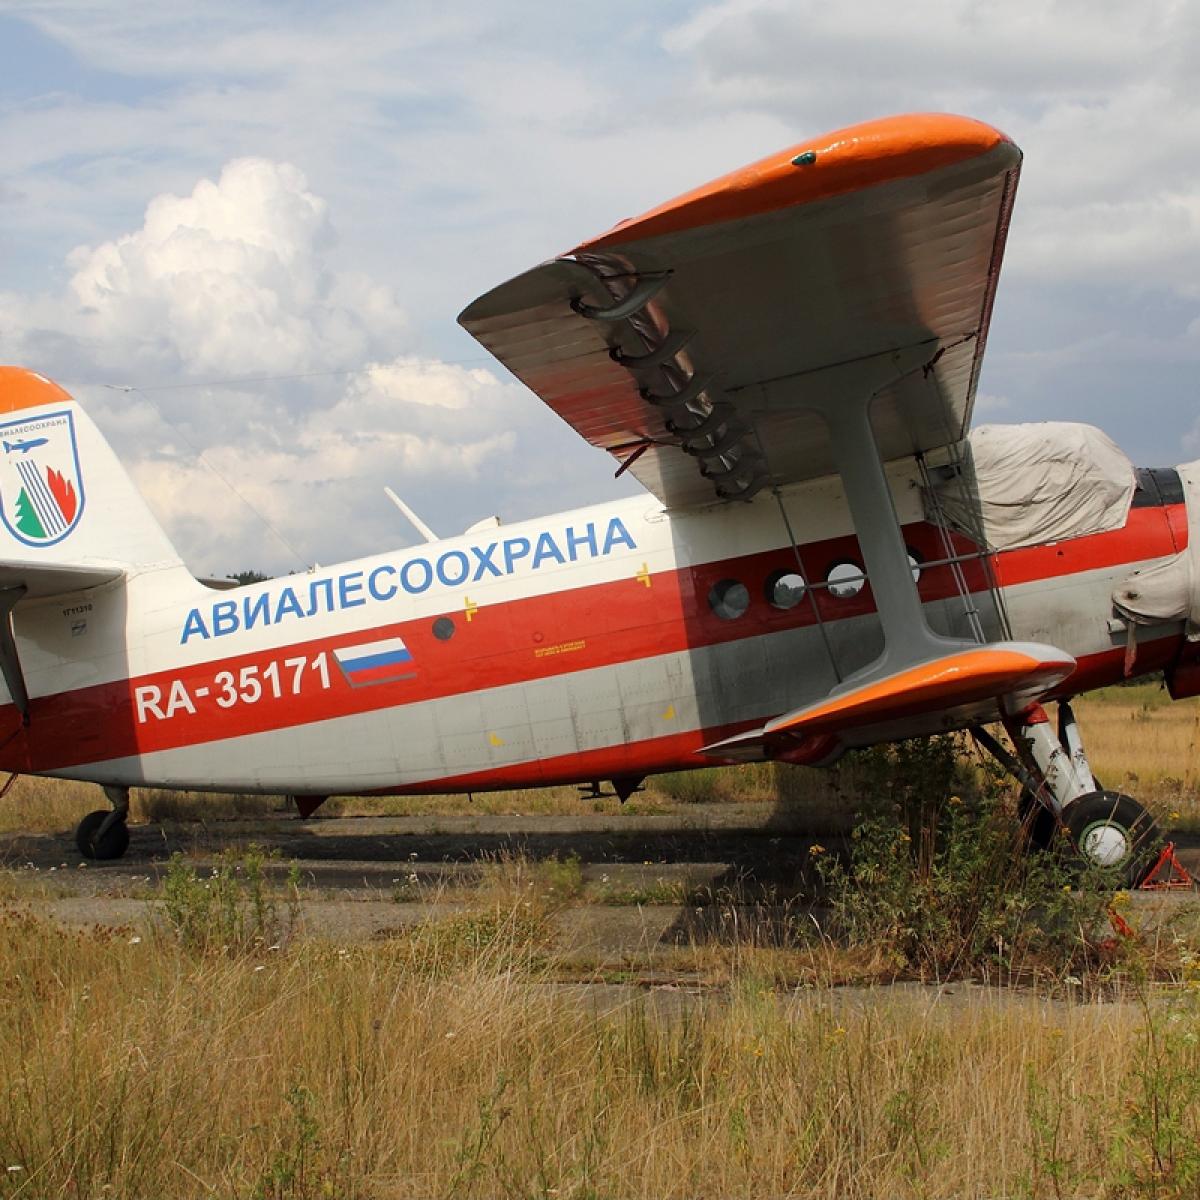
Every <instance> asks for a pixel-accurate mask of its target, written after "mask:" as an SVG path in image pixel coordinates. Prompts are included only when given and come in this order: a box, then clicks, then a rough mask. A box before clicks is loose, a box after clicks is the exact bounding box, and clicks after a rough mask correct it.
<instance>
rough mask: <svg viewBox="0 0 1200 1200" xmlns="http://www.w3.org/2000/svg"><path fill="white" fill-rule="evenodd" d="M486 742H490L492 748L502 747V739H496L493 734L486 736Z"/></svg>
mask: <svg viewBox="0 0 1200 1200" xmlns="http://www.w3.org/2000/svg"><path fill="white" fill-rule="evenodd" d="M488 741H489V742H491V743H492V745H493V746H503V745H504V739H503V738H501V737H498V736H497V735H496V734H494V733H489V734H488Z"/></svg>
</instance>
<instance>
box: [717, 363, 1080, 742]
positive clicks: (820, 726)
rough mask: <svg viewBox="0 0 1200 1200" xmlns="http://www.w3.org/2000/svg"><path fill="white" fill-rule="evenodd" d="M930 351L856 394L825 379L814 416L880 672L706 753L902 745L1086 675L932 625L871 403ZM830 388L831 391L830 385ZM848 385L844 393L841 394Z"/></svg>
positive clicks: (872, 371)
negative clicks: (900, 740) (845, 511)
mask: <svg viewBox="0 0 1200 1200" xmlns="http://www.w3.org/2000/svg"><path fill="white" fill-rule="evenodd" d="M929 354H930V350H929V347H927V346H926V347H922V346H913V347H909V348H908V349H907V350H906V351H896V352H894V353H890V354H887V355H879V356H875V357H874V358H872V359H864V360H862V361H860V362H859V363H856V364H854V369H855V371H856V374H857V378H856V379H855V380H854V381H853V382H854V383H855V384H857V386H850V387H847V386H845V385H846V384H847V382H848V380H847V379H846V377H845V375H843V376H842V378H841V380H838V381H835V380H834V379H832V378H831V379H829V380H828V381H827V382H826V381H824V380H814V381H813V384H814V386H813V387H812V388H811V390H810V391H809V392H808V393H807V394H806V395H805V396H804V400H803V407H806V408H810V409H812V410H813V411H815V412H817V413H818V414H820V416H821V417H822V418H823V419H824V421H825V424H826V427H827V429H828V432H829V441H830V448H831V450H832V452H833V458H834V463H835V465H836V467H837V471H838V475H839V476H840V478H841V483H842V487H843V489H844V491H845V495H846V502H847V505H848V506H849V509H850V517H851V520H852V521H853V524H854V531H855V534H856V536H857V538H858V545H859V549H860V551H861V552H862V557H863V562H864V564H865V568H866V576H867V580H868V582H869V583H870V585H871V591H872V594H873V596H874V599H875V609H876V612H877V614H878V617H879V623H880V626H881V629H882V632H883V649H882V651H881V652H880V654H879V655H878V657H876V658H875V659H874V660H873V661H872V662H870V663H868V664H867V665H866V666H865V667H862V668H860V669H859V670H858V671H855V672H854V673H853V674H852V675H849V676H847V677H846V678H844V679H842V680H840V682H839V683H837V684H836V685H835V686H834V687H833V689H832V690H831V691H830V692H829V693H828V695H826V696H825V697H824V698H823V699H821V700H818V701H816V702H815V703H812V704H808V705H806V706H804V707H802V708H799V709H795V710H793V711H792V712H788V713H784V714H782V715H780V716H777V717H775V718H773V719H772V720H770V721H768V722H767V723H766V724H765V725H763V726H762V727H761V728H759V729H754V730H749V731H747V732H745V733H742V734H738V735H736V736H735V737H732V738H727V739H725V740H724V741H721V742H716V743H713V744H712V745H710V746H706V747H705V748H704V753H709V754H715V755H718V756H719V755H721V754H730V753H737V752H739V751H741V750H751V749H753V748H755V747H760V748H761V749H762V750H763V751H765V752H766V753H767V755H768V756H770V757H786V755H787V754H788V753H790V752H792V749H793V747H794V746H795V745H796V744H797V742H796V739H799V744H800V745H801V746H803V745H804V744H805V742H806V741H812V739H814V738H820V737H827V736H830V735H832V736H835V737H836V736H837V735H839V734H841V733H844V732H853V733H854V734H855V735H861V734H866V735H867V736H868V738H871V739H873V740H892V738H894V737H896V736H914V735H915V734H918V733H922V732H935V731H936V730H938V729H943V728H954V727H956V726H959V725H962V724H974V723H979V722H981V721H985V720H994V719H995V718H996V717H997V716H1000V715H1001V714H1003V713H1006V712H1008V711H1021V710H1022V709H1024V708H1026V707H1027V706H1028V705H1029V704H1030V703H1032V702H1033V701H1035V700H1036V699H1037V698H1038V697H1039V696H1041V695H1043V694H1045V693H1046V692H1047V691H1048V690H1050V689H1051V688H1052V687H1054V686H1055V685H1056V684H1057V683H1059V682H1061V681H1062V680H1063V679H1064V678H1066V677H1067V676H1068V675H1069V674H1071V672H1072V671H1073V670H1074V669H1075V666H1076V663H1075V660H1074V659H1073V658H1072V657H1071V656H1070V655H1069V654H1066V653H1065V652H1064V651H1062V650H1059V649H1058V648H1057V647H1054V646H1046V645H1040V644H1037V643H1025V642H1010V641H1004V642H995V643H991V644H988V645H980V644H979V643H978V642H976V641H974V640H966V639H963V638H949V637H944V636H942V635H941V634H938V633H935V632H934V631H933V630H932V629H931V628H930V626H929V623H928V621H927V620H926V618H925V611H924V608H923V606H922V603H921V597H920V593H919V592H918V591H917V585H916V581H915V580H914V579H913V576H912V569H911V566H910V564H909V561H908V550H907V547H906V546H905V544H904V535H903V532H902V530H901V527H900V521H899V518H898V517H897V515H896V508H895V504H894V503H893V500H892V493H891V488H890V487H889V485H888V479H887V474H886V472H885V470H884V466H883V461H882V459H881V458H880V455H879V449H878V446H877V444H876V441H875V433H874V429H873V428H872V425H871V404H872V401H873V400H874V398H875V396H876V395H877V394H878V392H879V391H880V390H881V389H882V388H884V387H886V386H887V385H888V384H889V383H892V382H894V381H895V380H896V379H897V378H898V377H899V376H901V375H904V374H907V373H908V372H909V371H912V370H915V369H919V368H920V367H921V366H923V365H924V364H925V363H927V362H928V361H929ZM823 383H824V384H825V386H821V385H822V384H823ZM839 383H840V384H841V386H838V384H839Z"/></svg>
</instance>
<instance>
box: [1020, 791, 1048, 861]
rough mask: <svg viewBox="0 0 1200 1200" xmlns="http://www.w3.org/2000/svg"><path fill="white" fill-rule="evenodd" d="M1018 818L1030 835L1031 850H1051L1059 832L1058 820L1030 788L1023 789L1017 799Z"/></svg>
mask: <svg viewBox="0 0 1200 1200" xmlns="http://www.w3.org/2000/svg"><path fill="white" fill-rule="evenodd" d="M1017 817H1018V819H1019V820H1020V822H1021V826H1022V828H1023V829H1024V830H1025V831H1026V833H1027V834H1028V835H1029V848H1030V849H1031V850H1049V849H1050V843H1051V842H1053V841H1054V835H1055V834H1056V833H1057V832H1058V820H1057V818H1056V817H1055V815H1054V814H1053V813H1052V812H1051V811H1050V810H1049V809H1048V808H1047V807H1046V806H1045V805H1044V804H1043V803H1042V802H1041V801H1040V800H1039V799H1037V797H1035V796H1034V794H1033V793H1032V792H1031V791H1030V790H1029V789H1028V788H1022V789H1021V795H1020V796H1019V797H1018V798H1017Z"/></svg>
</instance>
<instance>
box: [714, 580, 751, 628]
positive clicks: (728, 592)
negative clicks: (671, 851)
mask: <svg viewBox="0 0 1200 1200" xmlns="http://www.w3.org/2000/svg"><path fill="white" fill-rule="evenodd" d="M708 604H709V607H710V608H711V609H712V610H713V612H715V613H716V614H717V616H718V617H720V618H721V620H722V621H736V620H737V618H738V617H740V616H742V614H743V613H745V611H746V609H748V608H749V607H750V592H749V590H748V589H747V587H746V585H745V584H744V583H739V582H738V581H737V580H736V579H722V580H721V581H720V582H719V583H714V584H713V586H712V590H711V591H710V592H709V593H708Z"/></svg>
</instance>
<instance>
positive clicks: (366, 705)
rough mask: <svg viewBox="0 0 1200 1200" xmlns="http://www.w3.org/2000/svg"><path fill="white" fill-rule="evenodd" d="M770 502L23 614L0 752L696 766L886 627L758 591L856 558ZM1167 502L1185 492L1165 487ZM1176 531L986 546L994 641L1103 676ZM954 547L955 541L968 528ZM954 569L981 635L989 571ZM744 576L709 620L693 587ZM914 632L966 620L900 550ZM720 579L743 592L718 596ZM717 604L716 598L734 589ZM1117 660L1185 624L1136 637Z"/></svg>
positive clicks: (862, 658) (334, 771)
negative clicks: (16, 702)
mask: <svg viewBox="0 0 1200 1200" xmlns="http://www.w3.org/2000/svg"><path fill="white" fill-rule="evenodd" d="M889 476H890V482H891V485H892V491H893V496H894V500H895V505H896V509H897V515H898V516H899V519H900V521H901V523H902V525H903V527H904V531H905V537H906V540H907V542H908V544H909V545H910V547H911V548H912V549H913V551H914V552H915V557H916V558H917V559H918V560H920V561H922V562H926V563H933V562H935V561H936V560H939V559H941V558H943V557H944V556H945V551H944V546H943V542H942V535H941V533H940V531H939V530H937V529H936V528H935V527H933V526H931V525H929V524H928V523H927V522H926V521H925V519H924V517H923V515H922V512H921V506H920V491H919V488H918V487H917V480H916V479H915V477H913V476H911V475H910V473H909V472H908V470H907V468H904V467H903V466H893V467H891V468H889ZM783 502H784V504H785V506H786V509H787V513H788V517H789V520H790V523H791V526H792V529H793V531H794V532H795V535H796V538H797V542H798V543H799V546H798V548H797V549H794V548H793V547H792V545H791V543H790V542H789V540H788V537H787V533H786V531H785V528H784V524H783V521H782V520H781V517H780V512H779V509H778V506H777V504H776V501H775V500H774V498H773V497H769V496H765V497H762V498H760V499H759V500H757V501H756V502H754V503H752V504H747V505H731V506H722V507H717V508H714V509H710V510H707V511H698V512H692V513H669V514H668V513H666V512H664V511H663V510H662V509H661V507H659V506H658V505H657V504H656V502H655V501H653V500H652V499H651V498H648V497H647V498H640V499H634V500H628V501H622V502H619V503H613V504H604V505H599V506H596V507H594V508H589V509H583V510H578V511H576V512H571V513H564V514H559V515H557V516H554V517H550V518H545V519H542V520H535V521H529V522H524V523H521V524H516V525H512V526H504V527H501V528H497V529H495V530H487V531H486V532H482V533H475V534H470V535H466V536H464V537H460V538H454V539H449V540H446V541H443V542H438V543H433V544H429V545H424V546H420V547H417V548H412V549H408V550H404V551H399V552H397V553H395V554H390V555H382V556H379V557H376V558H371V559H366V560H361V561H358V562H354V563H349V564H343V565H342V566H339V567H335V568H329V569H324V570H320V571H316V572H313V573H311V574H308V575H301V576H289V577H286V578H283V579H278V580H273V581H271V582H269V583H264V584H255V585H249V586H247V587H243V588H239V589H234V590H232V591H227V592H213V591H210V590H208V589H206V588H203V587H201V586H200V585H198V584H196V583H195V581H194V580H192V579H191V577H190V576H188V575H187V573H186V572H185V571H182V570H180V569H172V570H164V571H152V572H147V573H144V574H140V575H135V576H133V577H132V578H130V579H129V580H128V581H127V582H125V583H120V584H114V585H107V586H106V587H103V588H98V589H94V590H93V591H91V592H86V593H79V594H77V595H75V596H72V597H71V598H70V599H69V601H62V600H47V601H40V602H37V603H33V604H28V605H26V606H22V607H21V608H20V609H19V610H18V612H17V614H16V619H15V620H16V633H17V639H18V649H19V652H20V656H21V661H22V664H23V666H24V671H25V676H26V681H27V684H28V687H29V692H30V695H31V697H32V708H31V718H30V722H29V725H28V727H27V728H23V729H22V728H20V721H19V717H18V715H17V713H16V710H15V708H14V707H13V706H12V705H11V704H10V705H8V706H7V707H6V708H5V709H4V710H3V712H2V713H0V720H2V721H3V723H4V724H3V728H2V729H0V738H3V737H7V738H8V739H9V740H8V741H7V742H6V743H5V744H4V745H3V747H2V748H0V763H2V764H3V766H4V767H5V768H6V769H9V770H19V771H23V772H34V773H44V774H53V775H59V776H64V777H70V778H79V779H88V780H95V781H98V782H103V783H119V784H146V785H157V786H166V787H188V788H198V789H213V790H231V789H238V790H260V791H268V792H271V791H287V792H294V793H304V792H308V793H311V794H329V793H347V792H363V791H376V790H378V791H410V792H430V791H433V792H436V791H445V790H456V789H457V790H465V789H468V788H470V789H477V790H480V789H485V788H488V787H510V786H537V785H539V784H547V783H558V782H567V781H571V780H581V779H594V778H609V777H613V776H630V775H635V776H636V775H643V774H648V773H652V772H654V771H663V770H675V769H680V768H685V767H691V766H702V765H708V763H709V760H707V759H705V758H703V757H701V756H700V755H698V753H697V751H699V749H700V748H701V747H702V746H704V745H707V744H709V743H711V742H713V741H714V740H717V739H718V738H720V737H721V736H726V735H729V734H732V733H735V732H738V731H740V730H742V729H746V728H749V727H751V726H754V725H757V724H761V723H762V722H763V721H765V720H767V719H769V718H771V717H773V716H775V715H776V714H778V713H779V712H781V711H785V710H787V709H789V708H795V707H798V706H801V705H803V704H805V703H808V702H810V701H814V700H817V699H819V698H820V697H822V696H824V695H825V694H827V693H828V691H829V690H830V688H831V687H832V686H833V685H834V684H835V683H836V682H837V679H838V676H839V675H841V676H845V675H846V674H849V673H850V672H852V671H853V670H855V669H856V668H858V667H861V666H862V665H864V664H865V663H867V662H869V661H871V660H872V659H873V658H874V657H875V656H876V655H877V654H878V653H879V650H880V647H881V634H880V631H879V623H878V619H877V617H876V616H875V613H874V604H873V601H872V599H871V594H870V588H869V586H867V587H864V588H863V589H862V590H861V591H860V592H859V594H858V595H857V596H854V597H840V598H839V597H837V596H835V595H833V594H831V593H830V592H829V591H828V590H821V589H814V590H812V591H811V592H809V593H808V594H806V595H805V596H804V597H803V598H802V599H801V601H800V602H799V603H797V604H795V605H794V606H792V607H790V608H786V609H785V608H780V607H777V606H776V605H774V604H772V603H771V582H772V580H773V579H774V578H775V577H776V576H778V575H779V574H781V573H784V572H789V571H798V572H799V573H800V574H801V575H803V577H804V578H806V579H809V580H813V581H821V580H824V579H825V578H826V575H827V573H828V571H829V569H830V567H831V566H832V565H833V564H835V563H838V562H854V563H856V562H860V561H861V559H859V557H858V550H857V543H856V540H855V539H854V537H853V534H852V531H851V527H850V520H849V515H848V513H847V510H846V505H845V500H844V497H843V496H842V494H841V490H840V486H839V484H838V482H837V480H836V479H825V480H819V481H814V482H812V483H808V484H804V485H800V486H797V487H794V488H791V489H789V490H788V491H787V492H786V493H785V494H784V498H783ZM1180 507H1181V506H1180ZM1172 523H1173V527H1174V529H1175V536H1176V539H1177V536H1178V531H1179V529H1180V528H1184V527H1185V523H1184V522H1183V521H1181V520H1180V519H1179V518H1178V514H1175V517H1174V518H1172V510H1171V509H1170V508H1167V507H1158V508H1142V509H1136V508H1135V509H1134V510H1132V511H1131V513H1130V515H1129V520H1128V521H1127V523H1126V525H1125V527H1124V528H1123V529H1120V530H1115V531H1113V532H1110V533H1103V534H1097V535H1093V536H1091V537H1087V538H1079V539H1075V540H1073V541H1069V542H1063V543H1059V544H1058V545H1055V546H1048V547H1035V548H1032V549H1028V550H1014V551H1009V552H1006V553H1004V554H1001V555H998V556H996V557H995V558H994V560H993V569H994V571H995V574H996V577H997V579H998V581H999V583H1000V584H1001V587H1002V590H1003V595H1004V600H1005V605H1006V608H1007V612H1008V617H1009V621H1010V624H1011V630H1012V635H1013V636H1014V637H1017V638H1024V639H1028V640H1036V641H1039V642H1048V643H1051V644H1054V645H1057V646H1059V647H1061V648H1062V649H1064V650H1067V651H1068V652H1069V653H1071V654H1072V655H1074V656H1075V657H1076V659H1078V660H1079V661H1080V664H1081V665H1080V670H1079V672H1077V676H1076V677H1073V678H1072V679H1071V680H1069V681H1068V684H1067V687H1068V688H1069V690H1070V691H1078V690H1083V689H1085V688H1086V687H1093V686H1098V685H1100V684H1102V683H1105V682H1111V681H1113V680H1115V679H1118V678H1120V676H1121V672H1122V663H1123V656H1124V634H1123V633H1114V632H1112V631H1111V630H1110V628H1109V618H1110V617H1111V615H1112V605H1111V598H1110V597H1111V592H1112V588H1113V585H1114V583H1115V582H1116V580H1117V579H1119V578H1123V577H1124V576H1126V575H1128V574H1129V572H1130V571H1131V570H1133V569H1135V568H1136V567H1137V566H1138V565H1140V564H1143V563H1148V562H1154V561H1158V560H1160V559H1162V558H1163V557H1165V556H1167V555H1170V554H1172V553H1174V552H1175V550H1176V549H1177V545H1176V541H1174V540H1173V535H1172ZM957 548H958V550H959V551H961V552H969V551H970V550H971V549H972V548H971V547H970V545H969V544H968V543H967V542H966V541H965V540H963V539H959V540H958V542H957ZM963 570H964V572H965V575H966V578H967V581H968V585H969V587H970V590H971V592H972V594H973V596H974V600H975V603H976V604H977V606H978V608H979V610H980V613H981V615H982V618H983V623H984V626H985V630H986V632H987V634H988V636H989V637H998V636H1000V624H999V616H998V614H997V612H996V610H995V605H994V600H993V596H992V593H991V592H990V590H989V588H988V583H987V579H986V576H985V572H984V568H983V564H982V563H981V562H980V561H979V560H978V559H968V560H967V561H966V562H965V563H964V565H963ZM730 583H734V584H741V585H743V586H744V587H745V589H746V596H747V597H748V603H747V604H746V605H745V611H744V612H742V613H741V614H740V615H738V616H735V617H732V618H730V619H723V618H722V617H721V616H720V615H718V614H717V612H715V611H714V609H713V606H712V604H711V602H710V597H712V595H713V593H714V589H715V588H716V589H718V590H720V589H721V586H722V585H724V586H725V587H726V589H727V587H728V584H730ZM919 591H920V595H921V598H922V601H923V604H924V608H925V612H926V615H927V618H928V620H929V623H930V625H931V626H932V627H933V628H934V629H935V630H936V631H938V632H942V633H946V634H952V635H955V636H969V622H968V620H967V617H966V613H965V604H964V600H963V597H962V596H961V595H960V594H959V591H958V589H957V588H956V586H955V581H954V578H953V575H952V572H951V570H950V568H949V567H946V566H929V567H926V568H925V569H923V570H922V573H921V578H920V581H919ZM735 595H737V596H740V594H738V593H735ZM734 607H738V605H734ZM1139 636H1140V637H1141V638H1142V640H1143V643H1144V647H1143V649H1142V650H1141V651H1140V652H1139V658H1138V661H1137V668H1138V670H1139V671H1149V670H1152V669H1155V668H1156V667H1160V666H1162V665H1163V664H1164V662H1165V661H1166V659H1167V658H1168V657H1169V656H1170V655H1171V654H1172V653H1173V652H1174V647H1175V645H1176V643H1177V642H1178V640H1179V637H1180V630H1178V629H1173V628H1164V629H1156V628H1153V627H1151V628H1149V629H1146V630H1142V631H1140V634H1139Z"/></svg>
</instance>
